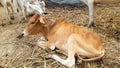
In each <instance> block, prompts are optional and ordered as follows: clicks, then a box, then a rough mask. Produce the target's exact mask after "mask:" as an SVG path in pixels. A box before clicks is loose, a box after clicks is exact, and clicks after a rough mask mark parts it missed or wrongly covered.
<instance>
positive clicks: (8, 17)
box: [3, 4, 11, 24]
mask: <svg viewBox="0 0 120 68" xmlns="http://www.w3.org/2000/svg"><path fill="white" fill-rule="evenodd" d="M3 5H4V6H3V7H4V11H5V13H6V16H7V19H8V21H9V22H10V24H11V19H10V15H9V14H8V10H7V4H3Z"/></svg>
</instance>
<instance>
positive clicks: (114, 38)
mask: <svg viewBox="0 0 120 68" xmlns="http://www.w3.org/2000/svg"><path fill="white" fill-rule="evenodd" d="M46 8H47V9H46V10H47V12H48V15H46V17H48V18H55V17H61V18H65V19H66V20H68V21H69V22H71V23H73V24H76V25H78V26H80V25H85V24H87V23H88V8H87V6H80V5H79V4H76V5H58V4H51V3H47V6H46ZM0 14H1V16H0V18H1V19H0V68H67V67H65V66H64V65H61V64H60V63H59V62H57V61H55V60H52V59H45V58H44V56H46V55H48V54H49V53H48V52H47V51H45V50H43V49H41V48H40V47H38V46H37V45H36V42H37V40H38V39H39V37H38V36H28V37H25V38H23V39H20V40H19V39H17V38H16V36H17V35H18V34H19V33H20V32H21V31H22V30H23V29H24V27H25V24H26V23H27V21H28V20H29V18H28V20H27V21H24V22H22V23H17V22H18V21H17V17H15V20H13V21H12V22H13V24H9V22H8V20H7V19H6V17H5V15H4V11H3V8H0ZM88 29H90V30H91V31H93V32H96V33H97V34H98V35H100V36H101V38H102V40H103V45H104V48H105V50H106V53H105V56H104V57H103V59H102V60H97V61H91V62H82V63H76V65H75V68H120V53H119V52H120V4H107V5H106V4H99V5H97V7H96V12H95V27H91V28H88ZM50 53H53V52H51V51H50ZM56 54H58V55H60V56H61V57H63V58H66V57H65V56H64V55H63V54H61V53H56Z"/></svg>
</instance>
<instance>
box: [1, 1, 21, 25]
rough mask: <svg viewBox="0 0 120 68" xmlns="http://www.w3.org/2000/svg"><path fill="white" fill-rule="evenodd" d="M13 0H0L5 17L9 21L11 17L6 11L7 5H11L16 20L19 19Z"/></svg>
mask: <svg viewBox="0 0 120 68" xmlns="http://www.w3.org/2000/svg"><path fill="white" fill-rule="evenodd" d="M14 1H15V0H0V4H1V5H2V7H3V8H4V11H5V14H6V16H7V19H8V20H9V22H10V23H11V19H10V15H9V12H8V7H11V10H12V12H15V13H16V14H17V16H18V20H19V21H20V19H19V15H18V13H17V10H16V9H15V8H16V6H15V4H16V2H14Z"/></svg>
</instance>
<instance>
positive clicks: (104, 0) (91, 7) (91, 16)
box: [51, 0, 120, 27]
mask: <svg viewBox="0 0 120 68" xmlns="http://www.w3.org/2000/svg"><path fill="white" fill-rule="evenodd" d="M51 1H52V2H56V3H59V4H63V3H67V4H73V3H80V1H82V2H84V3H85V4H86V5H87V6H88V8H89V23H88V25H87V26H88V27H89V26H92V25H94V4H97V3H100V4H102V3H104V4H115V3H120V0H51Z"/></svg>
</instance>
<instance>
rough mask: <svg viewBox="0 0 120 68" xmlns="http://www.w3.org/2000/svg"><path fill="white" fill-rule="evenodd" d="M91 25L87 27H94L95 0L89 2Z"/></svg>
mask: <svg viewBox="0 0 120 68" xmlns="http://www.w3.org/2000/svg"><path fill="white" fill-rule="evenodd" d="M87 5H88V8H89V23H88V25H87V27H90V26H94V0H88V4H87Z"/></svg>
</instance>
